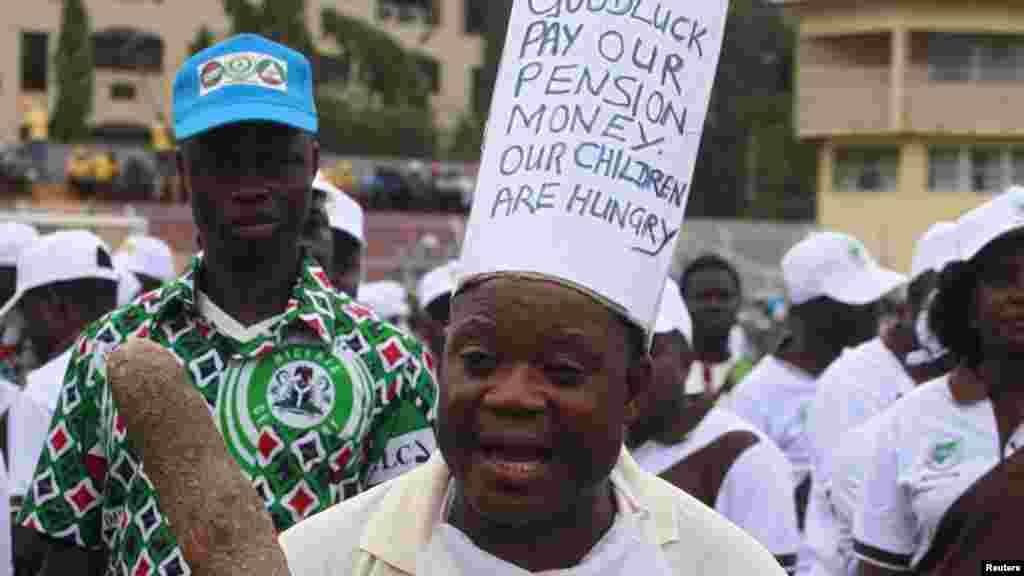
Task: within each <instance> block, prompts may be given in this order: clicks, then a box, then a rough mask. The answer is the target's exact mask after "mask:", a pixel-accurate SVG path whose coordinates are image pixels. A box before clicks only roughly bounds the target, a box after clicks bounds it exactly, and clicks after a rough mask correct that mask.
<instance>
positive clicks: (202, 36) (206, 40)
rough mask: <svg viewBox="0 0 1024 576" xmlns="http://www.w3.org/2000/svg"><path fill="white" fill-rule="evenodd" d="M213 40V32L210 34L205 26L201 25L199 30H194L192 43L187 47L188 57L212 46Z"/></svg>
mask: <svg viewBox="0 0 1024 576" xmlns="http://www.w3.org/2000/svg"><path fill="white" fill-rule="evenodd" d="M213 40H214V38H213V32H210V29H209V28H207V27H206V24H203V25H202V26H200V27H199V30H196V35H195V36H194V37H192V42H191V43H190V44H189V45H188V53H189V56H191V55H193V54H196V53H197V52H202V51H203V50H206V49H207V48H209V47H210V46H213Z"/></svg>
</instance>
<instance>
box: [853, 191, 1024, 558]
mask: <svg viewBox="0 0 1024 576" xmlns="http://www.w3.org/2000/svg"><path fill="white" fill-rule="evenodd" d="M956 235H957V239H958V247H959V250H958V252H959V254H958V260H959V261H955V262H951V263H950V264H949V265H947V266H946V267H945V269H944V270H943V273H942V275H941V278H940V281H939V291H938V293H937V295H936V297H935V299H934V300H933V302H932V304H931V308H930V314H929V315H930V324H931V328H932V331H933V332H934V333H935V335H936V336H937V337H938V339H939V341H940V342H941V343H942V344H943V345H944V346H945V347H947V348H948V349H949V350H950V352H951V353H952V354H954V355H955V356H956V357H957V358H958V359H959V361H960V362H962V363H963V364H964V365H965V366H966V367H967V368H969V369H970V370H971V372H972V373H973V374H976V375H977V377H976V378H963V377H944V378H940V379H938V380H934V381H932V382H929V383H927V384H924V385H923V386H921V387H920V388H918V389H916V390H914V391H913V392H911V393H909V394H907V395H906V396H905V397H904V398H903V399H902V400H900V401H899V402H898V403H897V404H894V405H893V406H892V408H891V409H890V410H888V411H887V412H885V414H884V415H883V416H882V419H883V420H884V421H883V422H882V423H880V424H879V428H878V430H877V431H876V439H875V441H874V442H873V446H874V450H873V453H872V456H871V458H870V467H869V468H868V470H867V473H866V474H865V480H864V487H863V492H862V493H861V497H860V503H859V506H858V507H857V515H856V520H855V523H854V551H855V553H856V554H857V557H858V558H859V559H860V567H859V573H860V574H861V575H862V576H883V575H890V574H896V573H900V572H907V571H911V570H914V569H915V568H916V567H917V565H918V563H919V562H920V560H921V559H922V558H923V557H924V556H925V554H926V553H927V552H928V550H929V548H930V547H931V546H932V545H933V539H934V536H935V531H936V528H937V526H938V525H939V523H940V522H941V519H942V517H943V515H944V514H945V513H946V512H947V510H948V509H949V508H950V506H952V505H953V503H954V502H955V501H956V500H957V498H958V497H959V496H960V495H961V494H962V493H963V492H964V491H966V490H967V489H968V488H969V487H970V486H971V485H972V484H973V483H974V482H975V481H976V480H977V479H978V478H980V477H982V476H983V475H984V474H986V473H987V472H988V471H989V470H991V469H992V468H993V467H995V466H996V465H997V464H998V463H999V462H1000V461H1002V460H1003V459H1004V458H1005V457H1006V456H1007V455H1008V454H1011V453H1013V452H1015V451H1017V450H1018V449H1020V448H1021V447H1022V446H1024V426H1022V422H1024V415H1022V414H1021V410H1020V406H1022V405H1024V387H1022V386H1020V381H1019V379H1020V369H1019V366H1020V358H1021V357H1022V356H1024V189H1021V188H1011V189H1010V190H1009V191H1007V192H1006V193H1004V194H1002V195H999V196H997V197H996V198H995V199H993V200H991V201H989V202H987V203H985V204H983V205H982V206H980V207H978V208H976V209H974V210H972V211H970V212H968V213H967V214H965V215H963V216H962V217H961V218H960V219H959V220H958V221H957V231H956ZM957 374H958V372H954V375H957Z"/></svg>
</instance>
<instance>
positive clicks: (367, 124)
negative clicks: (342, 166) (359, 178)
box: [317, 94, 438, 158]
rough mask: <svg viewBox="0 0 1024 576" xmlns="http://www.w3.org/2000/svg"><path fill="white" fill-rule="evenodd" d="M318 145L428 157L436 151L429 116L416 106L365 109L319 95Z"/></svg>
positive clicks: (368, 153)
mask: <svg viewBox="0 0 1024 576" xmlns="http://www.w3.org/2000/svg"><path fill="white" fill-rule="evenodd" d="M317 112H318V113H319V115H320V145H321V147H322V148H323V149H324V150H327V151H330V152H333V153H335V154H341V155H362V156H404V157H416V158H432V157H434V156H435V154H436V152H437V150H438V142H437V140H438V135H437V129H436V128H435V127H434V123H433V117H432V116H431V115H430V114H429V113H428V112H426V111H424V110H422V109H419V108H397V107H392V108H376V109H373V110H367V109H366V108H363V107H361V106H353V105H352V104H351V103H349V102H348V101H346V100H342V99H340V98H334V97H330V96H326V95H324V94H321V95H320V97H319V98H318V99H317Z"/></svg>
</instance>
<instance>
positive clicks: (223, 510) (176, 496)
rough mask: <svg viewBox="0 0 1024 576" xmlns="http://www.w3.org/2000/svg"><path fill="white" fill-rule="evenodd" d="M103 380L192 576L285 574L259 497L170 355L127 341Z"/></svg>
mask: <svg viewBox="0 0 1024 576" xmlns="http://www.w3.org/2000/svg"><path fill="white" fill-rule="evenodd" d="M107 375H108V381H109V382H110V388H111V392H112V394H113V397H114V402H115V405H116V406H117V408H118V413H119V414H120V416H121V417H122V418H123V420H124V424H125V428H126V430H127V441H128V443H129V445H130V446H131V447H132V449H133V450H134V451H135V453H136V454H137V455H139V457H140V458H141V459H142V465H143V470H144V471H145V473H146V476H147V477H148V478H149V479H150V481H151V482H152V483H153V485H154V487H155V488H156V491H157V495H158V499H159V504H160V510H161V511H162V512H163V514H164V516H165V517H166V518H167V521H168V524H169V525H170V529H171V532H172V533H173V534H174V536H175V538H177V540H178V543H179V545H180V546H181V550H182V553H183V554H184V556H185V560H186V562H188V564H189V567H190V568H191V569H192V574H194V575H196V576H242V575H245V576H288V574H289V572H288V569H287V563H286V561H285V557H284V553H283V552H282V551H281V548H280V546H279V545H278V543H277V534H276V532H275V530H274V526H273V523H272V522H271V519H270V516H269V515H268V514H267V513H266V511H265V509H264V506H263V501H262V499H261V498H260V496H259V494H257V492H256V490H254V489H253V486H252V483H251V482H250V481H249V480H248V479H246V478H245V476H244V475H243V474H242V471H241V469H240V468H239V467H238V465H237V464H236V463H235V461H234V459H233V458H232V457H231V456H230V455H229V454H228V451H227V448H226V447H225V445H224V440H223V438H222V437H221V435H220V432H219V431H218V430H217V428H216V426H214V422H213V419H212V418H210V412H209V409H208V408H207V406H206V402H205V401H204V400H203V398H202V396H201V395H200V393H199V391H198V390H196V389H195V388H194V387H193V386H192V384H191V382H190V380H189V377H188V375H187V374H186V372H185V370H184V368H183V367H182V366H181V365H180V364H179V363H178V361H177V359H176V358H175V357H174V355H173V354H172V353H171V352H170V351H168V350H166V349H165V348H163V347H162V346H160V345H159V344H157V343H155V342H152V341H149V340H144V339H138V338H132V339H129V340H128V341H126V342H125V343H124V344H123V345H122V346H121V347H120V348H118V349H117V350H115V351H114V352H112V353H111V354H110V356H109V358H108V360H107Z"/></svg>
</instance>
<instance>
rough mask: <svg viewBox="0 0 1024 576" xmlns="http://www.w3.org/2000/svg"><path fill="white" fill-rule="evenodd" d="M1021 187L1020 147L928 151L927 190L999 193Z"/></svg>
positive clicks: (1023, 148) (1023, 152) (1023, 155)
mask: <svg viewBox="0 0 1024 576" xmlns="http://www.w3.org/2000/svg"><path fill="white" fill-rule="evenodd" d="M1014 184H1017V185H1024V145H1020V144H1017V145H1011V146H1002V145H993V144H985V145H971V146H934V147H932V148H930V149H929V150H928V189H929V190H932V191H936V192H960V191H970V192H977V193H979V194H992V193H996V192H1000V191H1002V190H1004V189H1006V188H1008V187H1009V186H1011V185H1014Z"/></svg>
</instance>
